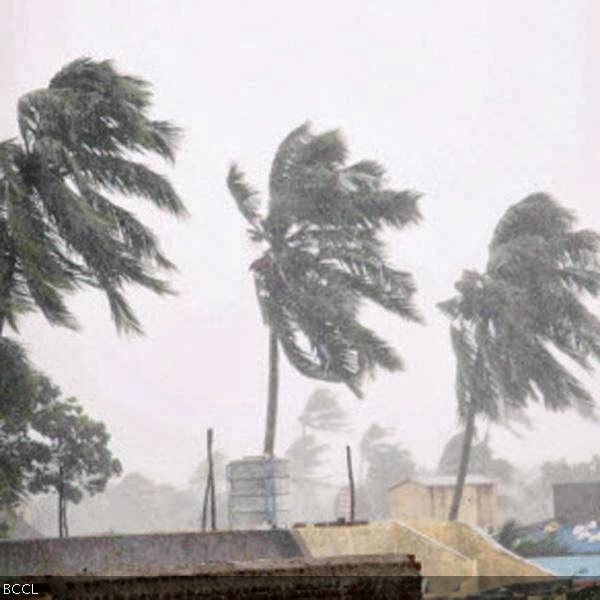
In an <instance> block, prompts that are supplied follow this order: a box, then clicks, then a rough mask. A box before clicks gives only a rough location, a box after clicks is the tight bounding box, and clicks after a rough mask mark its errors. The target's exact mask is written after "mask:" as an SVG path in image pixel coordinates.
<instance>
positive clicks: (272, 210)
mask: <svg viewBox="0 0 600 600" xmlns="http://www.w3.org/2000/svg"><path fill="white" fill-rule="evenodd" d="M347 155H348V151H347V148H346V145H345V143H344V141H343V139H342V137H341V135H340V133H339V132H338V131H328V132H326V133H323V134H320V135H315V134H313V133H312V132H311V130H310V127H309V125H308V124H304V125H302V126H301V127H299V128H297V129H295V130H294V131H292V132H291V133H290V134H289V135H288V136H287V137H286V138H285V139H284V141H283V142H282V144H281V145H280V146H279V148H278V150H277V152H276V154H275V157H274V160H273V163H272V165H271V172H270V177H269V201H268V204H267V206H266V207H265V209H264V211H261V207H260V202H259V199H258V195H257V194H256V192H255V191H254V190H253V189H252V188H251V187H250V186H248V184H247V183H246V182H245V178H244V175H243V174H242V172H241V171H240V170H239V169H238V167H237V166H235V165H233V166H232V167H231V169H230V172H229V176H228V186H229V190H230V191H231V194H232V195H233V197H234V199H235V200H236V202H237V205H238V208H239V210H240V212H241V213H242V215H243V216H244V217H245V219H246V220H247V222H248V224H249V226H250V230H249V232H250V237H251V239H252V240H254V241H255V242H259V243H261V244H262V245H263V247H264V251H263V253H262V254H261V256H260V257H259V258H257V259H256V260H255V261H254V262H253V263H252V264H251V265H250V269H251V270H252V271H253V273H254V281H255V287H256V292H257V295H258V301H259V305H260V308H261V311H262V314H263V319H264V322H265V323H266V325H267V326H268V328H269V364H270V367H269V391H268V408H267V424H266V433H265V443H264V453H265V455H268V456H272V455H273V452H274V446H275V423H276V418H277V390H278V378H279V348H280V347H281V349H283V351H284V353H285V355H286V357H287V359H288V360H289V361H290V363H291V364H292V365H293V366H294V367H295V368H296V369H297V370H298V371H299V372H300V373H302V374H304V375H306V376H307V377H310V378H313V379H318V380H321V381H329V382H340V383H344V384H346V385H347V386H348V387H349V388H350V389H351V390H352V391H353V392H354V393H355V394H356V395H357V396H360V395H361V383H362V381H363V378H364V376H365V375H366V374H372V373H373V371H374V369H375V368H376V367H382V368H384V369H387V370H390V371H395V370H398V369H400V368H401V366H402V362H401V360H400V357H399V356H398V355H397V353H396V352H395V351H394V350H393V349H392V348H391V346H390V345H389V344H388V343H387V342H386V341H385V340H383V339H382V338H381V337H379V336H378V335H376V334H375V333H374V332H373V331H372V330H371V329H369V328H368V327H366V326H364V325H363V324H361V322H360V321H359V318H358V312H359V308H360V306H361V304H362V302H363V300H370V301H372V302H374V303H375V304H378V305H379V306H381V307H383V308H384V309H386V310H388V311H390V312H393V313H395V314H397V315H399V316H401V317H403V318H405V319H408V320H411V321H416V320H418V315H417V312H416V310H415V308H414V306H413V303H412V297H413V294H414V291H415V286H414V283H413V280H412V277H411V275H410V274H409V273H407V272H404V271H399V270H396V269H395V268H394V267H393V266H392V265H391V264H390V263H389V262H388V261H387V260H386V258H385V256H384V244H383V241H382V238H381V234H382V230H383V228H384V227H385V226H390V227H393V228H397V229H401V228H402V227H404V226H406V225H408V224H409V223H416V222H418V220H419V219H420V215H419V211H418V208H417V200H418V194H416V193H415V192H412V191H395V190H391V189H388V188H386V187H385V185H384V169H383V168H382V167H381V166H380V165H379V164H377V163H375V162H373V161H361V162H358V163H356V164H353V165H347V164H346V161H347Z"/></svg>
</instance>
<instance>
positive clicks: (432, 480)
mask: <svg viewBox="0 0 600 600" xmlns="http://www.w3.org/2000/svg"><path fill="white" fill-rule="evenodd" d="M405 483H417V484H419V485H422V486H424V487H428V488H430V487H454V486H455V485H456V477H455V476H454V475H441V476H437V477H418V478H408V479H404V480H403V481H399V482H398V483H395V484H394V485H393V486H391V487H390V490H392V489H394V488H397V487H399V486H401V485H404V484H405ZM496 483H497V482H496V481H495V480H494V479H490V478H489V477H484V476H483V475H467V478H466V479H465V485H474V486H477V485H495V484H496Z"/></svg>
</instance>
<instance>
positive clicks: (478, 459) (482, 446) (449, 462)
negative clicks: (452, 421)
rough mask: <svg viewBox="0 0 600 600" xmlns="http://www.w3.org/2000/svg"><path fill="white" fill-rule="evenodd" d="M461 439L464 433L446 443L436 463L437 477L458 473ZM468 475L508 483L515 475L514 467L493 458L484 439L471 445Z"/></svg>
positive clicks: (503, 460)
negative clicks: (481, 476) (483, 476)
mask: <svg viewBox="0 0 600 600" xmlns="http://www.w3.org/2000/svg"><path fill="white" fill-rule="evenodd" d="M463 438H464V433H462V432H461V433H457V434H456V435H454V436H452V437H451V438H450V439H449V440H448V442H447V443H446V446H445V447H444V451H443V453H442V456H441V458H440V461H439V463H438V468H437V472H438V474H439V475H456V474H457V473H458V469H459V466H460V458H461V450H462V446H463V442H464V440H463ZM468 473H471V474H477V475H485V476H486V477H491V478H493V479H499V480H501V481H510V480H511V479H512V478H513V476H514V474H515V467H514V466H513V465H512V464H511V463H510V462H508V461H507V460H505V459H503V458H498V457H496V456H494V453H493V451H492V449H491V448H490V445H489V439H488V438H487V437H484V438H483V439H482V440H481V441H479V442H477V441H476V442H474V443H473V446H472V448H471V456H470V460H469V468H468Z"/></svg>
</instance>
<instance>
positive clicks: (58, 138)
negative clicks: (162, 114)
mask: <svg viewBox="0 0 600 600" xmlns="http://www.w3.org/2000/svg"><path fill="white" fill-rule="evenodd" d="M151 100H152V93H151V91H150V86H149V84H148V83H147V82H145V81H143V80H141V79H137V78H134V77H129V76H126V75H121V74H119V73H118V72H117V71H116V70H115V69H114V67H113V65H112V63H110V62H108V61H105V62H96V61H92V60H90V59H86V58H84V59H79V60H76V61H74V62H72V63H70V64H68V65H67V66H66V67H64V68H63V69H62V70H61V71H60V72H59V73H58V74H57V75H55V76H54V77H53V78H52V80H51V81H50V84H49V85H48V87H47V88H44V89H41V90H37V91H34V92H31V93H29V94H26V95H25V96H23V97H22V98H21V100H20V101H19V104H18V123H19V130H20V135H21V140H20V141H15V140H8V141H5V142H2V143H0V326H1V325H3V324H4V322H5V321H7V322H8V323H9V324H11V325H12V326H13V327H16V319H17V316H18V314H19V312H22V311H26V310H31V309H33V308H37V309H39V310H40V311H41V312H42V313H43V314H44V316H45V317H46V318H47V319H48V320H49V321H50V322H51V323H54V324H58V325H64V326H67V327H75V326H76V321H75V319H74V318H73V316H72V314H71V313H70V312H69V310H68V308H67V306H66V304H65V294H66V293H68V292H72V291H73V290H75V289H77V288H79V287H81V286H93V287H97V288H99V289H101V290H102V291H103V292H104V293H105V294H106V296H107V298H108V301H109V305H110V308H111V312H112V315H113V318H114V320H115V323H116V325H117V327H118V328H119V329H121V330H124V331H128V332H141V325H140V323H139V321H138V319H137V318H136V316H135V314H134V312H133V310H132V308H131V307H130V305H129V303H128V302H127V299H126V297H125V293H124V287H125V286H126V285H127V284H135V285H141V286H142V287H145V288H148V289H150V290H151V291H153V292H156V293H159V294H164V293H167V292H169V291H170V288H169V286H168V284H167V283H166V282H165V281H163V280H162V279H159V278H157V277H156V276H155V275H154V271H155V270H156V269H157V268H160V269H172V268H174V266H173V265H172V264H171V263H170V262H169V260H168V259H167V258H166V257H165V256H164V255H163V253H162V252H161V250H160V248H159V244H158V240H157V239H156V237H155V236H154V234H153V233H152V232H151V231H150V230H149V229H148V228H147V227H146V226H145V225H144V224H143V223H142V222H141V221H140V220H138V219H137V217H136V216H135V215H134V214H133V213H132V212H130V211H128V210H126V209H125V208H123V207H122V206H120V205H119V204H117V203H115V202H114V201H113V200H112V199H111V198H112V196H114V195H118V196H122V197H137V198H140V199H143V200H146V201H150V202H152V203H154V204H155V205H156V206H157V207H158V208H159V209H161V210H164V211H167V212H169V213H171V214H174V215H177V216H183V215H185V207H184V205H183V203H182V201H181V200H180V198H179V196H178V195H177V193H176V192H175V190H174V188H173V186H172V185H171V183H170V182H169V180H168V179H167V178H166V177H164V176H163V175H160V174H159V173H156V172H155V171H153V170H152V169H150V168H148V167H147V166H145V165H144V164H142V163H140V162H136V161H135V160H133V158H134V156H135V155H136V154H140V155H144V154H154V155H157V156H159V157H161V158H163V159H165V160H167V161H173V159H174V152H175V147H176V141H177V137H178V130H177V129H176V128H175V127H174V126H173V125H171V124H169V123H168V122H164V121H156V120H153V119H151V118H150V117H149V116H148V110H149V108H150V104H151Z"/></svg>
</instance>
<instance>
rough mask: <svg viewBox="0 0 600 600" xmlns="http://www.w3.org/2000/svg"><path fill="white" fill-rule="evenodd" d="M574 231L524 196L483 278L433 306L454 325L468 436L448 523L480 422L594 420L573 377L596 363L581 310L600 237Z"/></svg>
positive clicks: (593, 336)
mask: <svg viewBox="0 0 600 600" xmlns="http://www.w3.org/2000/svg"><path fill="white" fill-rule="evenodd" d="M574 225H575V217H574V215H573V214H572V213H571V212H570V211H568V210H566V209H565V208H563V207H562V206H560V205H559V204H558V203H557V202H556V201H554V200H553V199H552V198H551V197H550V196H548V195H546V194H542V193H537V194H533V195H531V196H528V197H527V198H525V199H524V200H522V201H521V202H518V203H517V204H515V205H513V206H512V207H510V208H509V209H508V210H507V212H506V213H505V215H504V216H503V217H502V219H501V220H500V221H499V223H498V225H497V226H496V229H495V231H494V234H493V237H492V241H491V243H490V246H489V260H488V264H487V267H486V271H485V273H483V274H480V273H477V272H474V271H465V272H464V273H463V276H462V278H461V279H460V281H459V282H458V283H457V284H456V289H457V291H458V294H457V295H456V296H455V297H454V298H452V299H450V300H448V301H446V302H443V303H441V304H440V305H439V306H440V308H441V309H442V311H443V312H445V313H446V314H447V315H448V316H449V317H450V318H451V320H452V324H451V327H450V335H451V340H452V345H453V349H454V353H455V355H456V393H457V399H458V413H459V418H460V419H461V420H462V421H463V423H464V427H465V432H464V437H463V443H462V450H461V461H460V465H459V470H458V475H457V484H456V487H455V493H454V498H453V502H452V505H451V509H450V514H449V518H450V520H454V519H456V518H457V516H458V511H459V507H460V501H461V497H462V490H463V486H464V482H465V477H466V473H467V469H468V463H469V454H470V449H471V445H472V442H473V435H474V432H475V421H476V418H477V417H483V418H487V419H490V420H492V421H501V420H502V419H503V418H504V416H505V415H506V411H507V410H508V411H510V410H517V411H518V410H522V409H523V408H525V406H526V405H527V403H528V402H529V401H531V400H533V401H541V402H543V404H544V406H545V407H546V408H548V409H550V410H553V411H561V410H565V409H568V408H571V407H573V408H575V409H577V410H579V411H580V412H581V413H582V414H583V415H584V416H586V417H593V416H594V403H593V399H592V397H591V395H590V393H589V392H588V391H587V390H586V389H585V387H584V385H583V384H582V383H581V381H580V379H579V378H578V376H577V375H576V374H574V373H573V368H572V367H573V366H578V367H579V368H581V369H583V370H585V371H591V370H592V365H593V361H594V360H597V359H598V358H600V321H599V320H598V319H597V318H596V317H595V316H594V315H593V314H592V312H590V310H589V309H588V308H587V307H586V305H585V298H586V296H587V297H597V296H598V294H599V293H600V268H599V261H598V251H599V249H600V235H599V234H598V233H596V232H594V231H590V230H575V229H574ZM569 361H570V362H571V365H572V366H569V365H568V362H569Z"/></svg>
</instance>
